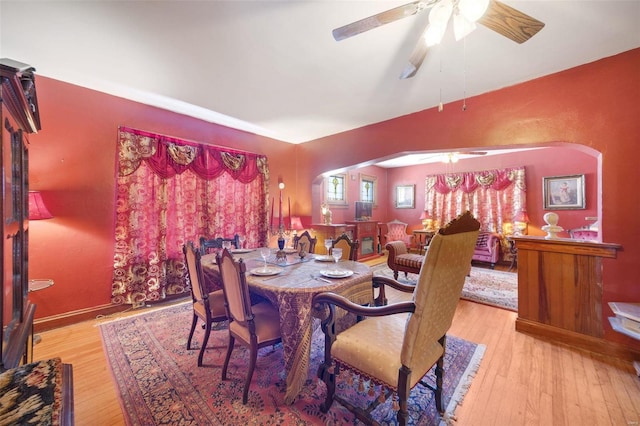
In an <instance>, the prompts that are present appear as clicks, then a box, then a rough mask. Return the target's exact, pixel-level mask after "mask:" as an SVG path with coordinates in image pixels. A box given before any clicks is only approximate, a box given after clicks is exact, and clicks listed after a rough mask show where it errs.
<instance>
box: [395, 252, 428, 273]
mask: <svg viewBox="0 0 640 426" xmlns="http://www.w3.org/2000/svg"><path fill="white" fill-rule="evenodd" d="M395 261H396V265H400V266H406V267H408V268H415V269H417V270H420V268H421V267H422V262H423V261H424V255H422V254H413V253H407V254H401V255H399V256H396V259H395Z"/></svg>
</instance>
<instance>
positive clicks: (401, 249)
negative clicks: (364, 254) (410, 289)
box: [384, 241, 424, 280]
mask: <svg viewBox="0 0 640 426" xmlns="http://www.w3.org/2000/svg"><path fill="white" fill-rule="evenodd" d="M384 248H386V249H387V252H388V255H387V266H389V268H390V269H392V270H393V278H394V279H396V280H397V279H398V272H404V274H405V276H406V275H407V273H408V272H411V273H414V274H418V273H420V268H421V267H422V261H423V260H424V255H423V254H414V253H409V250H408V248H407V245H406V243H405V242H404V241H390V242H388V243H387V244H386V245H385V246H384Z"/></svg>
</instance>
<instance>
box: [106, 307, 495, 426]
mask: <svg viewBox="0 0 640 426" xmlns="http://www.w3.org/2000/svg"><path fill="white" fill-rule="evenodd" d="M191 315H192V308H191V306H190V304H189V303H183V304H179V305H175V306H172V307H168V308H165V309H160V310H155V311H151V312H148V313H145V314H141V315H137V316H133V317H129V318H123V319H120V320H116V321H112V322H109V323H103V324H101V325H100V331H101V335H102V340H103V346H104V351H105V354H106V356H107V359H108V362H109V365H110V367H111V371H112V373H113V377H114V380H115V382H116V385H117V389H118V392H119V395H120V402H121V406H122V410H123V413H124V416H125V419H126V421H127V424H129V425H176V424H180V425H345V424H352V425H355V424H359V422H358V421H357V420H356V419H355V418H354V416H353V415H352V414H351V413H350V412H349V411H347V410H346V409H345V408H344V407H342V406H341V405H340V404H339V403H337V402H334V404H333V406H332V407H331V410H329V412H328V413H327V414H324V413H322V412H321V411H320V403H321V402H322V401H323V400H324V397H325V392H326V387H325V385H324V382H322V381H320V380H318V379H317V377H316V376H315V374H316V371H317V368H318V365H319V363H320V362H321V360H322V357H323V352H324V335H323V334H322V332H321V331H320V329H319V327H318V328H317V329H316V331H315V332H314V336H313V345H312V349H311V367H310V369H309V377H308V380H307V382H306V384H305V386H304V388H303V390H302V392H301V394H300V395H299V396H298V397H297V399H296V400H295V402H294V403H293V404H292V405H285V404H284V388H285V383H286V382H285V377H284V363H283V360H282V347H281V345H277V346H275V347H269V348H263V349H261V350H260V352H259V354H258V361H257V364H256V369H255V372H254V375H253V379H252V382H251V387H250V391H249V401H248V403H247V405H243V404H242V389H243V385H244V379H245V374H246V371H247V370H246V367H247V358H248V353H247V351H246V350H244V349H242V348H241V347H238V346H236V349H235V350H234V352H233V356H232V358H231V362H230V365H229V371H228V380H225V381H224V382H223V381H222V380H221V369H222V364H223V362H224V356H225V353H226V346H227V338H228V332H227V330H226V328H225V327H226V324H224V323H222V324H220V325H219V327H216V330H214V331H213V332H212V333H211V336H210V338H209V344H208V348H207V350H206V351H205V354H204V365H203V366H202V367H197V366H196V363H197V358H198V345H197V342H201V341H202V336H203V334H204V331H203V330H202V329H201V327H197V330H196V334H195V336H194V339H195V341H194V343H196V345H195V348H194V349H192V350H190V351H188V350H187V349H186V345H187V344H186V340H187V336H188V333H189V326H190V324H191ZM484 350H485V347H484V345H476V344H474V343H471V342H467V341H465V340H462V339H459V338H457V337H455V336H449V337H448V339H447V350H446V358H445V362H444V367H445V379H444V406H445V407H446V410H447V414H446V415H445V421H449V420H450V419H452V418H453V413H454V411H455V409H456V406H457V405H458V404H460V402H461V401H462V398H463V397H464V395H465V393H466V391H467V389H468V387H469V385H470V384H471V380H472V378H473V376H474V374H475V372H476V371H477V368H478V366H479V364H480V360H481V359H482V356H483V354H484ZM342 376H344V375H341V376H340V378H339V379H338V384H337V390H336V392H338V393H339V394H344V393H345V392H347V393H354V392H356V391H355V390H354V388H355V386H353V385H351V386H349V385H347V384H346V383H344V382H343V381H342ZM425 380H426V381H428V382H430V383H434V380H435V376H434V374H433V371H431V372H429V373H427V375H426V376H425ZM358 397H359V398H361V399H362V398H366V395H365V396H360V395H358ZM391 403H392V402H391V400H389V401H387V402H386V403H384V404H381V405H380V406H379V407H378V408H377V409H376V410H375V411H374V416H375V417H376V418H377V419H379V421H380V422H381V423H382V424H384V425H392V424H396V420H395V412H394V411H393V410H392V408H391ZM409 407H410V411H409V415H410V417H411V419H410V424H412V425H414V424H415V425H437V424H442V422H443V420H442V419H441V418H440V416H439V415H438V414H437V412H436V409H435V403H434V401H433V393H432V392H431V391H430V390H428V389H426V388H424V387H423V386H422V385H418V386H416V388H414V389H413V391H412V393H411V400H410V402H409Z"/></svg>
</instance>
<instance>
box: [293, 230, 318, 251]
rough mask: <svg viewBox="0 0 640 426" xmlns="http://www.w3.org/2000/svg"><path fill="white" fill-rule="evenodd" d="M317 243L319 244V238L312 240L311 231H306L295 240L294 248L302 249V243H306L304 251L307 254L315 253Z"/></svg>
mask: <svg viewBox="0 0 640 426" xmlns="http://www.w3.org/2000/svg"><path fill="white" fill-rule="evenodd" d="M316 242H318V239H317V238H311V234H309V231H304V232H303V233H302V234H300V235H298V236H296V237H295V238H294V239H293V248H295V249H300V243H304V249H305V251H306V252H307V253H315V252H316Z"/></svg>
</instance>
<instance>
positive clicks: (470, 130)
mask: <svg viewBox="0 0 640 426" xmlns="http://www.w3.org/2000/svg"><path fill="white" fill-rule="evenodd" d="M33 65H34V66H35V67H36V68H37V65H38V64H33ZM639 75H640V49H634V50H631V51H629V52H626V53H623V54H620V55H617V56H614V57H611V58H606V59H603V60H600V61H597V62H594V63H591V64H587V65H584V66H581V67H577V68H573V69H570V70H567V71H564V72H561V73H557V74H553V75H551V76H547V77H544V78H539V79H536V80H532V81H529V82H527V83H524V84H519V85H516V86H513V87H508V88H505V89H502V90H498V91H495V92H491V93H487V94H484V95H481V96H477V97H474V98H470V99H467V106H468V108H467V110H466V111H462V110H461V108H460V103H455V104H449V105H445V108H444V111H443V112H441V113H438V112H437V110H435V109H430V110H425V111H421V112H418V113H415V114H411V115H407V116H404V117H400V118H397V119H394V120H390V121H386V122H383V123H378V124H376V125H371V126H367V127H364V128H361V129H357V130H354V131H349V132H345V133H341V134H338V135H334V136H331V137H327V138H322V139H319V140H316V141H313V142H309V143H306V144H302V145H296V146H293V145H289V144H285V143H282V142H278V141H274V140H271V139H268V138H263V137H259V136H255V135H251V134H247V133H244V132H240V131H235V130H232V129H227V128H224V127H221V126H217V125H213V124H210V123H206V122H203V121H200V120H196V119H192V118H189V117H185V116H181V115H178V114H173V113H170V112H166V111H162V110H159V109H157V108H153V107H148V106H145V105H140V104H137V103H135V102H130V101H126V100H123V99H120V98H116V97H113V96H109V95H105V94H101V93H98V92H94V91H91V90H87V89H84V88H80V87H77V86H72V85H69V84H65V83H62V82H58V81H55V80H51V79H47V78H42V77H40V78H38V81H37V88H38V101H39V105H40V108H41V118H42V126H43V130H42V131H41V132H40V133H39V134H37V135H34V136H33V137H32V138H31V147H30V179H31V182H30V185H31V188H32V189H38V190H41V191H43V195H44V197H45V201H46V202H47V203H48V205H49V207H50V210H51V211H52V213H53V214H54V216H55V218H54V219H50V220H47V221H39V222H35V221H34V222H32V223H31V225H30V276H31V277H32V278H53V279H54V280H55V282H56V283H55V285H54V286H53V287H51V288H49V289H46V290H42V291H40V292H35V293H32V295H30V297H31V298H32V299H33V300H34V301H35V302H36V303H37V304H38V309H37V313H36V316H37V317H38V318H42V317H46V316H52V315H57V314H65V313H68V312H71V311H79V310H82V309H90V308H93V307H96V306H100V305H105V304H108V303H109V300H110V290H111V267H112V263H113V241H112V235H113V210H114V205H113V199H114V192H113V191H114V163H115V142H116V132H117V127H118V126H119V125H126V126H130V127H136V128H140V129H143V130H149V131H153V132H158V133H165V134H169V135H172V136H176V137H180V138H185V139H190V140H195V141H203V142H208V143H214V144H218V145H228V146H232V147H233V148H236V149H246V150H250V151H253V152H257V153H262V154H266V155H268V157H269V162H270V169H271V177H272V182H271V185H270V191H271V192H272V193H277V178H278V176H282V179H283V180H284V182H285V183H286V184H287V187H286V189H285V191H287V193H285V194H284V195H285V197H287V196H291V198H292V211H293V212H294V214H298V215H306V216H309V215H311V213H312V211H313V212H315V210H317V208H319V207H317V208H316V207H314V206H312V202H311V199H312V193H311V191H310V190H309V188H312V183H314V182H317V180H318V177H319V176H320V174H321V173H322V172H323V171H327V170H334V169H339V168H349V167H351V166H353V165H357V164H366V163H369V164H370V161H371V160H373V159H378V158H382V157H385V156H390V155H392V154H395V153H398V152H405V151H406V152H411V151H424V150H442V149H445V150H452V151H454V150H460V149H464V148H482V147H514V146H530V145H550V144H556V143H569V144H576V146H577V145H584V146H587V147H590V148H592V149H594V150H595V151H598V152H600V153H602V156H601V162H602V175H601V176H600V178H601V180H602V183H601V186H602V193H601V194H597V196H600V197H602V203H601V209H602V218H603V221H602V234H603V239H604V241H606V242H615V243H620V244H622V245H623V247H624V248H623V250H622V251H621V252H619V254H618V258H617V259H612V260H605V262H604V286H603V292H604V302H605V307H604V308H603V312H604V313H605V316H606V315H609V314H610V310H609V309H608V307H606V302H608V301H611V300H618V301H640V284H639V283H638V280H637V276H638V267H637V260H638V259H640V244H638V242H637V241H638V240H640V219H639V218H638V213H637V205H638V201H639V198H640V197H639V196H638V195H637V192H636V191H634V190H633V186H634V185H635V183H636V182H637V181H638V177H640V173H639V172H638V171H637V159H636V158H635V155H634V154H635V152H636V149H637V146H638V137H639V135H640V120H638V119H639V118H640V106H639V104H638V102H637V100H638V99H639V98H640V78H638V76H639ZM554 161H557V162H558V163H561V164H562V163H563V161H564V159H561V158H555V159H554ZM542 173H544V172H541V174H542ZM387 185H388V187H391V186H392V185H393V183H392V182H391V181H389V182H388V183H387ZM588 185H589V183H588ZM289 191H291V192H289ZM536 198H538V199H540V198H539V197H536V196H532V197H530V198H529V200H530V201H529V209H530V210H529V213H530V215H531V216H535V217H538V218H539V217H540V214H539V212H538V213H535V212H536V207H535V205H532V204H531V203H532V202H535V199H536ZM589 198H590V197H588V200H589ZM588 202H589V201H588ZM561 217H563V215H561ZM376 218H377V217H376ZM561 220H563V219H561ZM563 223H564V220H563V222H561V225H563ZM566 224H567V225H568V224H569V222H568V221H567V222H566ZM604 326H605V328H606V330H605V338H607V339H610V340H616V341H623V342H624V343H626V344H628V345H631V346H634V345H635V347H640V344H638V342H633V341H631V339H630V338H626V337H624V336H621V335H619V334H618V333H615V332H612V331H611V329H610V328H609V325H608V322H607V321H604Z"/></svg>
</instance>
